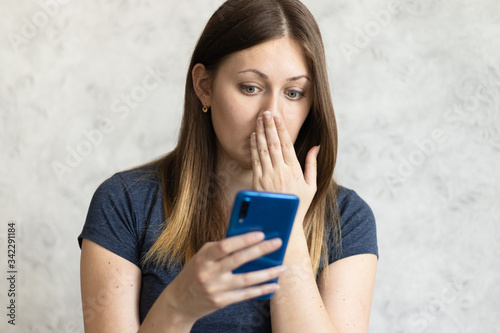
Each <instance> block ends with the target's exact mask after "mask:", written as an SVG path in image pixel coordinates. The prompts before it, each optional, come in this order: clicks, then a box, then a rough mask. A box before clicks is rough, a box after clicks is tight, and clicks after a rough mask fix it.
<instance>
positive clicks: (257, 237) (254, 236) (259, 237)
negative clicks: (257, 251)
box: [253, 231, 266, 240]
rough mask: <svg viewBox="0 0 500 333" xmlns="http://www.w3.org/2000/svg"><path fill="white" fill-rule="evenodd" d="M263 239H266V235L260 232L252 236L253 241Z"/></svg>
mask: <svg viewBox="0 0 500 333" xmlns="http://www.w3.org/2000/svg"><path fill="white" fill-rule="evenodd" d="M264 237H266V235H265V234H264V233H263V232H262V231H257V232H255V233H254V235H253V238H254V239H255V240H262V239H264Z"/></svg>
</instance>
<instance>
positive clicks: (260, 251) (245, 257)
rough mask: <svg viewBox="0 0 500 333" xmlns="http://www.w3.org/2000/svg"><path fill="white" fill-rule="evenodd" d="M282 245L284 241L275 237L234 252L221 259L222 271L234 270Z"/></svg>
mask: <svg viewBox="0 0 500 333" xmlns="http://www.w3.org/2000/svg"><path fill="white" fill-rule="evenodd" d="M281 245H283V241H282V240H281V239H280V238H274V239H271V240H268V241H265V242H261V243H259V244H257V245H254V246H250V247H248V248H246V249H244V250H241V251H237V252H234V253H233V254H231V255H230V256H227V257H226V258H222V259H221V262H220V263H221V271H232V270H234V269H236V268H238V267H240V266H241V265H243V264H245V263H247V262H250V261H252V260H255V259H257V258H260V257H262V256H264V255H266V254H268V253H271V252H274V251H276V250H277V249H279V248H280V247H281Z"/></svg>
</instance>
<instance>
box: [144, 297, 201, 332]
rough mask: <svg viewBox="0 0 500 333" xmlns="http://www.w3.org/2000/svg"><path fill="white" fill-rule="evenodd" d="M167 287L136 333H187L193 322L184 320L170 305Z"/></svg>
mask: <svg viewBox="0 0 500 333" xmlns="http://www.w3.org/2000/svg"><path fill="white" fill-rule="evenodd" d="M170 297H172V295H171V293H170V289H169V287H167V288H165V290H164V291H163V292H162V293H161V295H160V296H159V297H158V299H157V300H156V302H155V303H154V304H153V306H152V307H151V309H150V310H149V312H148V315H147V316H146V318H145V319H144V322H143V323H142V325H141V327H140V329H139V331H138V333H160V332H161V333H167V332H168V333H170V332H175V333H183V332H186V333H189V332H190V331H191V328H192V327H193V324H194V321H193V320H188V319H186V318H184V317H183V316H182V315H181V314H180V313H179V312H178V311H177V310H176V309H175V308H174V307H173V306H172V305H171V304H172V302H171V301H170Z"/></svg>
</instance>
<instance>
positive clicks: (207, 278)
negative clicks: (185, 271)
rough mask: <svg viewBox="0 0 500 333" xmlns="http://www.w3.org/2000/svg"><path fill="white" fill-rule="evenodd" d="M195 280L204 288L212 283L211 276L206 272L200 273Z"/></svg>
mask: <svg viewBox="0 0 500 333" xmlns="http://www.w3.org/2000/svg"><path fill="white" fill-rule="evenodd" d="M195 279H196V282H198V283H199V284H201V285H203V286H204V285H206V284H207V283H208V281H210V276H209V274H207V273H206V272H198V274H196V277H195ZM205 289H206V288H205Z"/></svg>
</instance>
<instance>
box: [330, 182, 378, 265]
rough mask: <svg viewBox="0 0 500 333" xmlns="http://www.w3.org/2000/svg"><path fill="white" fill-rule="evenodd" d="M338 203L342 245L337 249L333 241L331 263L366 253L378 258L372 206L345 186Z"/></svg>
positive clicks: (342, 188)
mask: <svg viewBox="0 0 500 333" xmlns="http://www.w3.org/2000/svg"><path fill="white" fill-rule="evenodd" d="M338 205H339V213H340V229H341V238H342V245H341V248H340V249H337V251H335V248H334V244H332V243H333V242H332V243H331V244H330V249H329V263H332V262H334V261H336V260H340V259H343V258H347V257H350V256H354V255H358V254H365V253H371V254H375V255H376V256H377V258H378V255H379V254H378V245H377V230H376V224H375V216H374V215H373V211H372V210H371V208H370V206H368V204H367V203H366V202H365V201H364V200H363V199H361V197H360V196H359V195H358V194H357V193H356V192H355V191H353V190H350V189H347V188H345V187H341V191H340V193H339V196H338ZM339 250H340V251H339Z"/></svg>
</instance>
